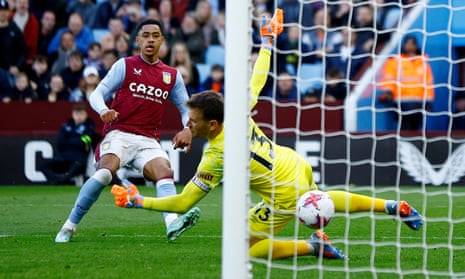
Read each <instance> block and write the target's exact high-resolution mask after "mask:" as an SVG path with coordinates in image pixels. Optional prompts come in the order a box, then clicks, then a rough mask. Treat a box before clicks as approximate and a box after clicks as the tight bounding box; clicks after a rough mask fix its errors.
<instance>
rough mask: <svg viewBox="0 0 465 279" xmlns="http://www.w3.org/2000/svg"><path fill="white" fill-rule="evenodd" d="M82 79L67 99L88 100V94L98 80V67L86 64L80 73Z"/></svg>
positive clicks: (75, 100)
mask: <svg viewBox="0 0 465 279" xmlns="http://www.w3.org/2000/svg"><path fill="white" fill-rule="evenodd" d="M82 77H83V78H82V79H81V80H80V81H79V85H78V87H77V88H75V89H74V90H73V91H72V92H71V95H70V98H69V100H70V101H72V102H82V101H87V100H89V96H90V94H91V93H92V92H93V91H94V90H95V88H96V87H97V85H98V83H99V82H100V77H99V72H98V69H97V68H96V67H94V66H87V67H85V68H84V71H83V73H82Z"/></svg>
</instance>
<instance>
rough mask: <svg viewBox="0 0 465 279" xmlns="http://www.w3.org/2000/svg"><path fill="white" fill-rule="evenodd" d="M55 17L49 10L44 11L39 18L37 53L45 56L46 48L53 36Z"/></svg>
mask: <svg viewBox="0 0 465 279" xmlns="http://www.w3.org/2000/svg"><path fill="white" fill-rule="evenodd" d="M55 27H56V17H55V13H53V11H51V10H46V11H44V13H43V14H42V17H41V18H40V30H39V38H38V43H37V53H38V54H42V55H47V48H48V45H49V44H50V42H51V41H52V38H53V36H54V35H55Z"/></svg>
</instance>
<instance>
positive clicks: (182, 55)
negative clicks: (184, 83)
mask: <svg viewBox="0 0 465 279" xmlns="http://www.w3.org/2000/svg"><path fill="white" fill-rule="evenodd" d="M169 65H170V66H171V67H177V66H180V65H183V66H185V67H186V69H187V70H188V71H189V76H190V83H189V86H190V87H192V88H193V89H194V90H195V91H197V90H198V89H199V87H200V74H199V71H198V70H197V67H196V66H195V63H194V62H193V61H192V59H191V57H190V53H189V50H188V49H187V45H186V44H185V43H184V42H176V43H175V44H174V45H173V47H172V51H171V56H170V62H169Z"/></svg>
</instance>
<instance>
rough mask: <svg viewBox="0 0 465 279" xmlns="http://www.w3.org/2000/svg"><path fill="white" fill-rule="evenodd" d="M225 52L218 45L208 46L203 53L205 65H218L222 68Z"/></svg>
mask: <svg viewBox="0 0 465 279" xmlns="http://www.w3.org/2000/svg"><path fill="white" fill-rule="evenodd" d="M224 58H225V51H224V47H222V46H220V45H210V46H209V47H208V48H207V50H206V52H205V63H206V64H208V65H210V66H212V65H215V64H220V65H221V66H224Z"/></svg>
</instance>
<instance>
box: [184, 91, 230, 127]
mask: <svg viewBox="0 0 465 279" xmlns="http://www.w3.org/2000/svg"><path fill="white" fill-rule="evenodd" d="M186 105H187V106H188V107H189V108H191V109H199V110H201V111H202V112H203V118H204V119H205V120H216V121H218V122H219V123H223V121H224V102H223V95H221V94H220V93H218V92H216V91H213V90H207V91H202V92H200V93H196V94H193V95H192V97H191V98H190V99H189V100H188V101H187V103H186Z"/></svg>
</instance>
